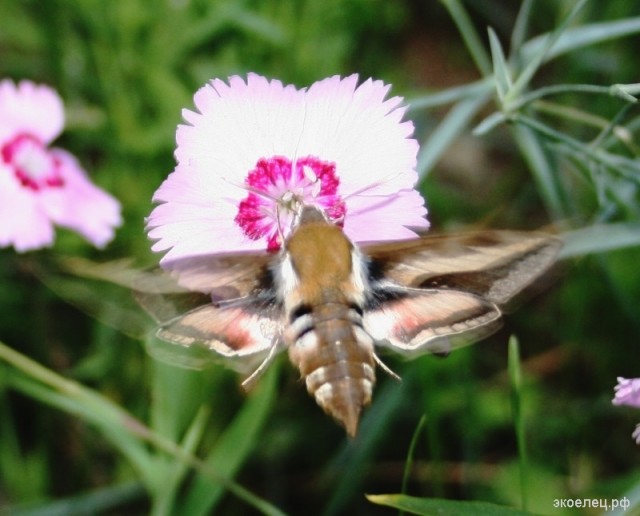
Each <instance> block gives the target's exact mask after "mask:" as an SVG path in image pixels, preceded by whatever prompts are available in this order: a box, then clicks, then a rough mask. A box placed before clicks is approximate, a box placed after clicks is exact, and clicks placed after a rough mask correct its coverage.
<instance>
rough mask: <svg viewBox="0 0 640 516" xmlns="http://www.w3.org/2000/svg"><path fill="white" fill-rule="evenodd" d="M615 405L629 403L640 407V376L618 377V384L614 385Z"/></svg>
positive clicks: (631, 405)
mask: <svg viewBox="0 0 640 516" xmlns="http://www.w3.org/2000/svg"><path fill="white" fill-rule="evenodd" d="M614 390H615V393H616V394H615V396H614V398H613V400H612V403H613V404H614V405H628V406H630V407H637V408H640V378H631V379H630V378H622V377H621V376H619V377H618V385H616V386H615V387H614Z"/></svg>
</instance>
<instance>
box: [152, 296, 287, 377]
mask: <svg viewBox="0 0 640 516" xmlns="http://www.w3.org/2000/svg"><path fill="white" fill-rule="evenodd" d="M282 332H283V320H282V316H281V310H280V309H279V308H278V307H277V306H259V305H257V304H256V303H255V302H254V300H252V299H238V300H233V301H231V302H228V303H220V304H218V303H209V304H207V305H204V306H200V307H198V308H195V309H193V310H191V311H189V312H187V313H185V314H182V315H179V316H176V317H175V318H173V319H171V320H169V321H166V322H165V323H164V324H162V325H161V326H160V328H159V329H158V331H157V333H156V335H157V337H158V338H160V339H162V340H164V341H167V342H170V343H172V344H174V345H177V346H176V347H182V348H189V354H190V355H192V354H195V355H199V354H200V352H201V351H203V350H204V351H206V352H208V354H209V355H210V358H211V356H212V358H213V361H222V362H224V364H225V365H227V366H229V367H231V368H233V369H235V370H238V371H241V372H248V371H251V370H253V369H255V367H256V366H257V365H259V364H260V363H261V362H262V361H264V359H265V358H266V357H267V355H268V354H269V353H274V352H275V350H273V349H272V348H274V347H276V348H277V347H280V346H281V345H282ZM158 349H162V350H164V353H165V355H166V354H167V348H166V346H165V347H163V346H160V347H159V348H158ZM169 354H170V353H169ZM178 354H182V353H176V355H178ZM165 361H167V360H166V359H165Z"/></svg>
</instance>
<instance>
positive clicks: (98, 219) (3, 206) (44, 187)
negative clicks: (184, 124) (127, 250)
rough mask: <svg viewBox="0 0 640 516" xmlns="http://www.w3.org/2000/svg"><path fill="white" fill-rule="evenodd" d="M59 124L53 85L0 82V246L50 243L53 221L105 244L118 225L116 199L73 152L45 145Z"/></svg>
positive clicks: (61, 123)
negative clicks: (89, 174)
mask: <svg viewBox="0 0 640 516" xmlns="http://www.w3.org/2000/svg"><path fill="white" fill-rule="evenodd" d="M63 126H64V110H63V105H62V100H61V99H60V97H59V96H58V95H57V94H56V92H55V91H54V90H52V89H51V88H49V87H47V86H42V85H36V84H34V83H32V82H29V81H22V82H20V83H19V84H18V85H16V84H14V83H13V82H12V81H10V80H3V81H0V247H8V246H13V247H14V248H15V250H16V251H18V252H23V251H29V250H32V249H38V248H40V247H45V246H50V245H52V244H53V241H54V238H55V233H54V229H53V226H54V224H57V225H59V226H62V227H66V228H69V229H72V230H74V231H77V232H78V233H80V234H81V235H82V236H83V237H84V238H86V239H87V240H88V241H90V242H91V243H92V244H94V245H95V246H97V247H103V246H104V245H106V244H107V243H108V242H109V241H110V240H111V239H112V238H113V234H114V228H115V227H116V226H118V225H120V223H121V218H120V205H119V203H118V201H116V200H115V199H114V198H113V197H111V196H110V195H109V194H107V193H105V192H103V191H102V190H100V189H99V188H97V187H96V186H94V185H93V184H92V183H91V181H90V180H89V179H88V178H87V176H86V173H85V172H84V170H83V169H82V167H81V166H80V164H79V163H78V161H77V160H76V159H75V158H74V157H73V156H72V155H71V154H69V153H68V152H66V151H64V150H62V149H58V148H51V147H49V144H50V143H51V142H52V141H53V140H54V139H55V138H56V137H57V136H58V135H59V134H60V132H61V131H62V128H63Z"/></svg>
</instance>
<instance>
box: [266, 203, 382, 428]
mask: <svg viewBox="0 0 640 516" xmlns="http://www.w3.org/2000/svg"><path fill="white" fill-rule="evenodd" d="M361 262H362V257H361V256H360V255H359V252H358V251H357V249H356V248H355V247H354V246H353V245H352V244H351V242H350V241H349V240H348V239H347V238H346V237H345V236H344V234H343V233H342V231H341V230H340V229H339V228H338V227H337V226H335V225H333V224H330V223H328V222H327V221H325V220H324V218H323V217H322V216H321V214H320V213H319V212H316V211H310V212H303V217H302V218H301V221H300V224H299V226H298V228H297V230H296V231H295V232H294V233H293V234H292V235H291V237H290V238H289V240H288V241H287V243H286V247H285V258H284V260H283V262H282V266H281V270H280V272H279V274H278V277H279V278H280V283H281V285H280V286H281V288H280V291H281V292H282V295H283V302H284V306H285V312H286V313H287V314H288V323H289V326H288V328H287V330H286V331H285V346H286V347H287V348H288V349H289V357H290V359H291V362H292V363H293V364H294V365H295V366H296V367H297V368H298V370H299V371H300V373H301V375H302V377H303V378H304V380H305V383H306V386H307V390H308V391H309V394H311V395H312V396H314V397H315V399H316V402H317V403H318V405H320V407H322V409H323V410H324V411H325V412H327V413H328V414H330V415H331V416H333V417H334V418H335V419H337V420H338V421H339V422H341V423H342V425H344V427H345V429H346V430H347V433H348V434H349V435H351V436H354V435H355V433H356V431H357V427H358V421H359V419H360V413H361V411H362V409H363V407H365V406H366V405H368V404H369V403H370V402H371V394H372V391H373V385H374V383H375V360H374V349H373V345H374V342H373V339H372V338H371V337H370V336H369V335H368V334H367V333H366V332H365V331H364V329H363V321H362V314H363V304H364V300H365V295H366V293H365V288H366V285H367V279H366V277H365V276H364V271H363V270H362V267H361Z"/></svg>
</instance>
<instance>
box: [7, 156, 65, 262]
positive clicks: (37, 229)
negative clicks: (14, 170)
mask: <svg viewBox="0 0 640 516" xmlns="http://www.w3.org/2000/svg"><path fill="white" fill-rule="evenodd" d="M54 237H55V234H54V231H53V224H52V223H51V221H50V220H49V218H48V217H47V215H46V213H45V212H44V211H43V210H42V209H41V207H40V205H39V203H38V199H37V198H36V197H35V196H33V195H31V194H30V193H29V192H28V191H27V190H25V189H24V188H22V186H21V185H20V184H19V183H18V182H17V181H16V180H15V179H14V177H13V175H12V174H11V171H10V170H8V169H7V168H6V167H4V166H3V165H0V247H9V246H13V247H14V248H15V250H16V251H18V252H20V253H22V252H25V251H31V250H34V249H39V248H41V247H48V246H50V245H52V244H53V240H54Z"/></svg>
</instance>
